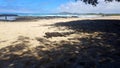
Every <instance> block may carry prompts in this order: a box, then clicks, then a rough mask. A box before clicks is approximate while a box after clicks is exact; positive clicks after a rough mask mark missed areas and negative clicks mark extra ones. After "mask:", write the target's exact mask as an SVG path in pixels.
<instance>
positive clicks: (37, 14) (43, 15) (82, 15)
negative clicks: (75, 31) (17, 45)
mask: <svg viewBox="0 0 120 68" xmlns="http://www.w3.org/2000/svg"><path fill="white" fill-rule="evenodd" d="M10 14H13V13H10ZM14 14H16V15H18V16H7V20H16V19H17V18H18V17H22V16H32V17H53V16H54V17H79V18H88V17H89V18H91V17H100V15H84V14H60V13H14ZM0 20H5V16H0Z"/></svg>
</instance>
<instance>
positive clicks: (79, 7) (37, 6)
mask: <svg viewBox="0 0 120 68" xmlns="http://www.w3.org/2000/svg"><path fill="white" fill-rule="evenodd" d="M119 6H120V3H118V2H111V3H107V4H106V3H105V2H104V1H103V0H99V4H98V5H97V6H96V7H95V6H92V5H86V4H85V3H83V2H81V1H78V2H75V0H0V13H57V12H72V13H120V7H119Z"/></svg>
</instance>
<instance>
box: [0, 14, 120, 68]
mask: <svg viewBox="0 0 120 68" xmlns="http://www.w3.org/2000/svg"><path fill="white" fill-rule="evenodd" d="M104 23H105V24H104ZM113 24H115V26H114V25H113ZM116 24H117V25H116ZM119 26H120V16H106V17H97V18H53V19H40V20H37V21H20V22H19V21H14V22H6V21H0V68H6V67H17V68H18V67H19V66H23V67H21V68H24V66H25V65H28V66H26V67H25V68H32V65H33V64H34V65H35V66H36V67H38V68H41V67H43V68H49V67H52V66H54V65H55V66H56V67H58V66H61V67H60V68H64V65H67V66H69V65H71V64H72V63H74V61H75V62H76V66H77V65H78V64H79V61H77V60H74V58H75V59H78V60H81V59H82V61H81V62H80V64H81V66H82V65H84V66H87V65H88V66H95V67H96V66H99V65H101V66H103V67H104V66H110V64H112V63H111V62H115V63H117V64H119V60H118V57H119V55H118V54H119V53H120V52H119V46H117V45H119V43H118V42H119V41H120V36H119V34H120V32H119V29H120V28H119ZM98 47H99V48H100V49H99V48H98ZM87 51H88V52H87ZM81 52H82V53H81ZM93 53H94V54H93ZM106 53H107V54H108V53H111V54H112V55H115V57H116V58H114V56H113V57H109V58H108V56H107V57H103V56H102V57H101V55H106ZM80 54H82V55H83V56H81V57H79V58H78V57H77V56H79V55H80ZM116 54H117V55H116ZM99 55H100V56H99ZM108 55H109V54H108ZM88 56H90V57H88ZM110 56H111V55H110ZM26 57H28V58H27V59H26ZM67 57H68V58H69V57H70V58H69V59H66V58H67ZM83 57H84V58H85V59H84V58H83ZM98 57H99V59H98ZM93 58H95V59H93ZM20 59H21V60H20ZM24 59H26V60H24ZM63 59H66V60H64V61H63V63H64V64H62V63H60V62H62V61H61V60H63ZM11 60H12V61H11ZM28 60H29V61H31V62H28ZM86 60H87V61H86ZM68 61H69V62H68ZM2 62H3V63H2ZM91 62H92V63H93V64H90V63H91ZM109 62H110V63H109ZM22 63H24V64H22ZM104 63H107V64H108V65H104ZM86 64H87V65H86ZM117 64H116V65H117ZM62 66H63V67H62ZM73 66H74V65H73ZM78 66H79V65H78ZM19 68H20V67H19ZM33 68H34V67H33ZM78 68H79V67H78Z"/></svg>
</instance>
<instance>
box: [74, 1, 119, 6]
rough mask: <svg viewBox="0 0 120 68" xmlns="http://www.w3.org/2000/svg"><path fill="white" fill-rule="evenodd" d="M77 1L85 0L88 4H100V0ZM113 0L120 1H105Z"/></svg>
mask: <svg viewBox="0 0 120 68" xmlns="http://www.w3.org/2000/svg"><path fill="white" fill-rule="evenodd" d="M76 1H83V2H84V3H86V4H91V5H94V6H96V5H97V4H98V0H76ZM112 1H117V2H120V0H105V2H112Z"/></svg>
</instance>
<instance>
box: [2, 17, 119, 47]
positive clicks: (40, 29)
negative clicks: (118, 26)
mask: <svg viewBox="0 0 120 68" xmlns="http://www.w3.org/2000/svg"><path fill="white" fill-rule="evenodd" d="M84 19H117V20H118V19H119V20H120V16H109V17H100V18H67V19H65V18H58V19H57V18H56V19H48V20H46V19H42V20H39V21H36V22H0V49H1V48H3V47H6V46H9V45H11V43H12V42H14V41H16V40H17V38H18V37H19V36H25V37H29V38H30V39H33V40H32V41H31V44H34V45H38V42H37V41H36V40H34V39H35V38H36V37H43V36H44V35H45V33H46V32H56V31H57V32H68V31H70V30H63V31H60V30H59V28H57V27H53V26H45V25H51V24H55V23H58V22H68V21H73V20H84ZM56 39H57V38H56ZM56 39H54V40H56ZM59 39H65V38H59Z"/></svg>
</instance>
